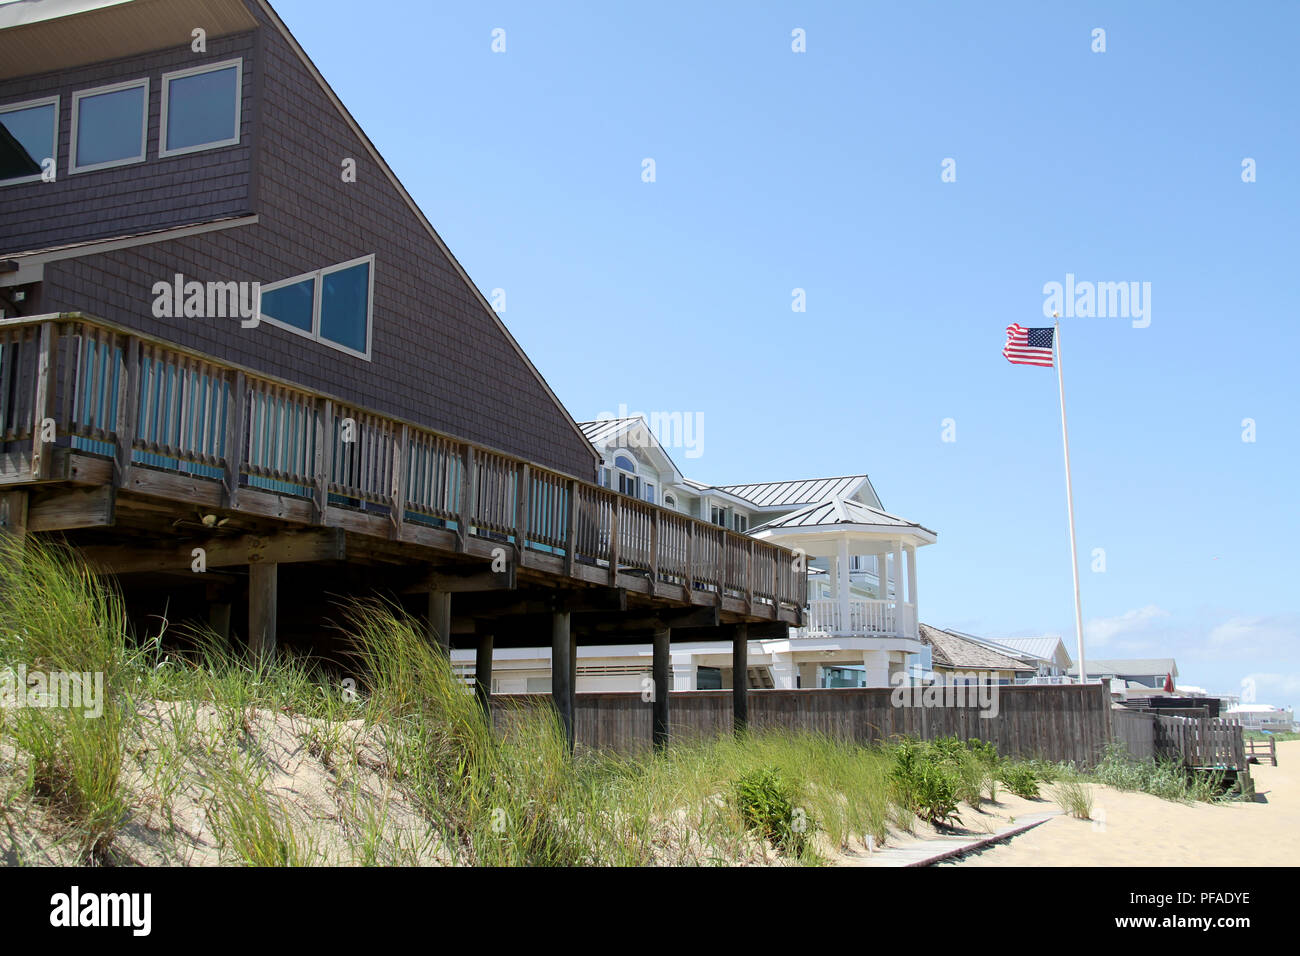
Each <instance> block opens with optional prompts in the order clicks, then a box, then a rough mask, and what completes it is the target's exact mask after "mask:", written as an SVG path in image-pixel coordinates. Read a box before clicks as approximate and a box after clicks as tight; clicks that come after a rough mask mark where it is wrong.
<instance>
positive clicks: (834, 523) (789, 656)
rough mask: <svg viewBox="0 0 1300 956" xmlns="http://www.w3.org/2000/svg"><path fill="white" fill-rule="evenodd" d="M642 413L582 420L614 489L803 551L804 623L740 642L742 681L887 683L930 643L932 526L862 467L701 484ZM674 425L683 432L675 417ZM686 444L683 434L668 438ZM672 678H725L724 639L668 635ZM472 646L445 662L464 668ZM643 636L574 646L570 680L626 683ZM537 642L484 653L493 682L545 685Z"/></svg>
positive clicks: (519, 688)
mask: <svg viewBox="0 0 1300 956" xmlns="http://www.w3.org/2000/svg"><path fill="white" fill-rule="evenodd" d="M651 425H652V423H651V422H648V421H647V420H646V419H645V418H643V417H640V416H635V417H631V418H614V419H603V420H600V421H594V422H587V423H585V424H583V425H581V428H582V430H583V432H584V433H585V434H586V435H587V437H588V439H589V440H590V441H591V442H592V444H593V445H594V446H595V448H596V450H597V451H598V452H599V453H600V456H601V471H600V480H601V483H602V484H604V485H605V486H607V487H609V488H611V489H614V490H617V491H619V492H621V493H623V494H626V495H630V496H632V497H635V498H639V499H641V500H644V501H650V502H653V503H655V504H659V505H662V506H663V507H666V508H670V509H674V510H676V511H679V512H681V513H682V514H687V515H691V516H692V517H697V518H700V519H702V520H705V521H710V522H712V523H713V524H716V525H719V526H720V527H725V528H730V529H732V530H734V531H739V532H742V533H746V534H750V535H752V536H754V537H755V538H760V539H764V540H770V541H772V542H774V543H776V544H779V545H781V546H783V547H786V548H790V549H792V550H797V551H802V553H804V554H805V555H806V556H807V559H808V569H809V585H808V587H809V606H808V614H807V626H806V627H803V628H798V629H794V630H792V631H791V633H790V636H789V637H788V638H785V639H781V640H764V641H753V642H751V644H750V651H749V658H748V665H749V673H748V674H747V675H746V680H747V681H748V686H750V687H779V688H796V687H826V686H869V687H885V686H890V682H891V679H892V678H894V677H895V676H896V675H898V674H899V673H905V672H907V671H908V669H909V667H913V666H914V665H917V664H918V663H920V662H921V661H922V660H924V661H925V662H928V660H929V657H928V655H929V651H928V648H927V647H926V645H925V644H924V643H923V642H922V641H921V640H920V635H919V630H918V617H917V566H916V551H917V549H918V548H921V547H924V546H925V545H928V544H933V543H934V542H935V540H936V538H937V536H936V534H935V533H934V532H933V531H931V530H929V529H927V528H925V527H923V526H921V525H920V524H917V523H916V522H913V521H908V520H907V519H905V518H901V517H899V516H898V515H894V514H890V513H889V512H887V511H885V510H884V506H883V505H882V504H881V501H880V497H879V496H878V495H877V494H876V490H875V488H874V487H873V486H872V484H871V479H870V478H869V477H868V476H867V475H844V476H839V477H834V478H808V479H801V480H796V481H769V482H758V483H751V484H740V485H706V484H702V483H700V482H697V481H693V480H691V479H689V478H687V477H686V476H685V475H683V474H682V472H681V471H680V470H679V468H678V467H677V465H676V463H675V462H674V461H673V459H672V457H671V456H670V455H669V454H668V452H667V450H666V449H665V448H664V446H663V444H661V442H660V436H662V435H664V434H665V431H668V432H670V433H671V430H672V427H673V423H668V426H667V428H665V426H664V425H663V423H659V427H657V428H652V427H651ZM676 427H677V428H678V429H679V431H678V433H677V437H678V438H679V439H680V438H689V436H686V435H684V433H683V432H682V431H680V429H681V428H682V423H680V422H679V423H676ZM669 442H670V444H673V445H675V446H676V445H682V446H685V447H688V448H689V442H688V441H681V440H674V439H671V438H670V439H669ZM671 653H672V668H673V688H674V689H675V690H689V689H701V690H703V689H710V688H715V689H721V688H727V687H731V686H732V681H733V680H734V679H735V677H734V675H733V674H732V672H731V666H732V656H731V654H732V649H731V642H730V641H729V640H719V641H717V642H707V641H703V642H693V643H676V642H674V643H673V645H672V650H671ZM473 656H474V654H473V652H472V651H464V652H461V651H457V652H455V653H454V654H453V663H454V664H455V665H456V666H457V668H458V670H460V672H461V673H463V674H465V675H467V676H468V674H470V673H472V671H473ZM650 658H651V648H650V645H648V644H647V645H645V646H644V647H642V646H609V647H581V648H579V650H578V664H577V669H578V672H577V677H578V690H580V691H583V692H588V693H589V692H594V691H600V690H620V691H634V690H641V689H643V687H644V684H643V682H644V681H646V680H647V679H648V678H649V675H650ZM549 675H550V658H549V652H548V651H547V650H546V649H545V648H537V649H530V650H521V651H507V650H505V649H501V650H499V651H497V652H496V654H495V656H494V664H493V681H492V683H493V692H495V693H512V692H513V693H521V692H526V691H528V690H531V689H536V690H538V691H539V692H540V691H542V690H543V689H545V688H548V687H549Z"/></svg>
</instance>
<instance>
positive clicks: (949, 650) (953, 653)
mask: <svg viewBox="0 0 1300 956" xmlns="http://www.w3.org/2000/svg"><path fill="white" fill-rule="evenodd" d="M920 637H921V643H923V644H928V645H930V647H931V654H930V659H931V662H932V663H933V664H938V665H939V666H941V667H953V668H959V669H970V670H998V671H1024V670H1032V669H1033V668H1031V667H1027V666H1026V664H1025V662H1024V661H1020V660H1016V659H1015V658H1014V657H1008V656H1006V655H1005V654H999V653H998V652H997V651H995V650H993V649H992V648H989V647H985V646H984V645H983V644H980V643H978V642H977V641H972V640H969V639H968V638H965V637H959V636H958V635H956V634H954V633H952V632H951V631H945V630H943V629H941V628H937V627H931V626H930V625H929V624H922V625H920Z"/></svg>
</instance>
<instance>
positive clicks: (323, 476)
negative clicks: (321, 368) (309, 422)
mask: <svg viewBox="0 0 1300 956" xmlns="http://www.w3.org/2000/svg"><path fill="white" fill-rule="evenodd" d="M315 451H316V456H315V461H314V462H313V464H312V468H313V469H314V470H315V472H316V474H315V475H313V476H312V477H313V487H312V520H313V521H314V522H316V524H324V523H325V515H326V512H328V511H329V501H330V474H331V472H332V471H333V469H334V403H333V402H332V401H330V400H329V399H328V398H326V399H322V400H321V401H319V402H318V403H317V405H316V449H315Z"/></svg>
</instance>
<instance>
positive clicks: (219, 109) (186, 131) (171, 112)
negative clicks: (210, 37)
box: [158, 57, 244, 158]
mask: <svg viewBox="0 0 1300 956" xmlns="http://www.w3.org/2000/svg"><path fill="white" fill-rule="evenodd" d="M243 91H244V60H243V58H242V57H239V58H237V59H234V60H223V61H222V62H220V63H207V64H204V65H203V66H195V67H191V68H190V69H188V70H177V71H175V72H174V73H164V74H163V76H162V117H161V119H162V122H160V123H159V125H158V156H159V157H160V158H163V157H167V156H180V155H183V154H185V153H196V152H198V151H200V150H204V149H218V148H220V147H222V146H235V145H237V144H238V143H239V132H240V119H241V116H242V110H243V99H244V97H243Z"/></svg>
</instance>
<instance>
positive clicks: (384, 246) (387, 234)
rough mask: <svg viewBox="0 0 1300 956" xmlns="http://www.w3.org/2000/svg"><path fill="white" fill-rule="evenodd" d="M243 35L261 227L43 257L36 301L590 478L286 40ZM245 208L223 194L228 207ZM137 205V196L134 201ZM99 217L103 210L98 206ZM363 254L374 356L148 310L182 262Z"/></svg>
mask: <svg viewBox="0 0 1300 956" xmlns="http://www.w3.org/2000/svg"><path fill="white" fill-rule="evenodd" d="M258 16H259V18H260V12H259V13H258ZM242 42H243V43H244V44H245V47H246V49H247V50H249V51H250V52H249V53H248V54H245V55H246V56H247V57H248V58H249V59H247V60H246V72H245V87H246V89H247V88H248V84H249V81H250V78H251V75H252V74H253V72H254V68H252V65H251V63H250V61H251V59H252V56H251V52H252V51H253V50H254V49H256V50H258V51H259V52H260V55H259V57H258V59H260V60H261V61H262V62H261V64H260V67H261V69H262V70H263V73H262V75H261V76H260V77H259V79H258V82H257V88H259V89H261V91H262V97H261V101H260V102H259V103H258V104H257V110H256V112H257V113H258V114H260V120H259V125H258V127H257V129H256V130H255V131H254V134H253V135H255V136H256V137H257V139H256V143H257V144H258V149H259V155H258V156H257V157H256V169H255V175H256V178H257V180H258V184H257V191H258V196H259V201H258V208H257V209H256V212H257V214H258V215H259V217H260V222H259V224H258V225H256V226H245V227H239V228H232V229H226V230H221V231H215V232H209V233H206V234H203V235H199V236H191V237H186V238H182V239H173V240H168V241H166V242H161V243H154V244H150V245H145V246H138V247H135V248H131V249H124V250H118V251H115V252H109V253H101V254H97V255H92V256H86V257H82V258H78V259H70V260H63V261H60V262H55V263H51V264H49V265H47V266H46V269H45V286H46V288H45V289H44V290H43V294H44V297H43V300H42V308H43V309H45V310H47V311H85V312H89V313H93V314H98V315H102V316H103V317H104V318H107V319H111V320H114V321H117V322H120V323H122V324H124V325H128V326H131V327H133V328H137V329H139V330H141V331H142V332H147V333H150V334H154V335H158V336H160V337H163V338H167V339H170V340H174V341H176V342H178V343H180V344H183V345H186V346H188V347H190V348H193V349H197V350H200V351H203V352H207V353H210V354H213V355H216V356H218V357H220V358H224V359H227V360H229V361H232V362H236V363H238V364H241V365H245V366H248V367H250V368H253V369H258V370H262V371H265V372H267V373H268V374H271V375H275V376H278V377H281V378H284V379H288V380H290V381H294V382H300V383H302V384H303V385H304V386H306V387H308V388H312V389H318V390H321V391H325V392H329V393H332V394H335V395H339V396H341V397H343V398H345V399H347V400H350V401H355V402H356V403H357V404H359V405H362V406H365V407H368V408H373V409H375V410H377V411H381V412H386V413H389V414H392V415H395V416H398V417H401V418H405V419H409V420H411V421H414V422H417V423H420V424H424V425H426V426H428V427H431V428H434V429H437V430H439V431H443V432H446V433H449V434H452V435H455V436H457V437H461V438H465V439H469V440H471V441H476V442H480V443H482V444H485V445H489V446H492V447H495V448H499V449H501V450H503V451H506V452H509V453H511V454H515V455H518V456H520V457H522V458H526V459H528V460H530V461H534V462H538V463H540V464H543V465H546V466H548V467H551V468H555V469H557V470H559V471H563V472H567V473H569V474H573V475H576V476H578V477H581V478H585V479H590V478H591V477H593V475H594V471H595V465H594V459H593V457H592V452H591V448H590V445H589V444H588V443H587V442H586V441H585V440H584V439H583V438H582V436H581V435H580V434H579V433H578V432H577V431H576V430H575V429H574V427H573V426H572V425H571V424H570V422H569V420H568V418H567V416H566V414H565V413H564V411H563V410H562V409H561V408H560V407H559V406H558V405H557V404H556V403H555V402H554V401H553V400H552V398H551V397H550V395H549V394H548V393H547V392H546V390H545V388H544V387H543V386H542V384H541V383H540V382H539V381H538V379H537V377H536V375H535V374H534V372H533V370H532V369H531V368H530V367H529V366H528V364H527V363H526V362H525V361H524V360H523V359H522V358H521V357H520V355H519V353H518V352H517V351H516V350H515V347H514V346H513V345H512V344H511V343H510V341H509V340H508V339H507V338H506V336H505V335H503V334H502V333H501V331H500V329H499V328H498V327H497V324H496V322H495V319H494V317H493V316H492V314H491V313H490V312H489V311H488V310H487V309H486V308H485V307H484V306H483V304H482V302H481V301H480V300H479V298H478V296H477V295H476V294H475V292H474V290H473V289H472V288H471V287H470V286H468V285H467V284H466V283H465V282H464V280H463V279H462V278H461V276H460V274H459V273H458V271H457V269H456V268H455V266H454V264H453V263H452V262H451V261H449V260H448V259H447V257H446V256H445V255H444V254H443V253H442V251H441V250H440V249H439V247H438V245H437V243H436V242H435V241H434V239H433V237H432V236H430V235H429V234H428V232H427V231H426V230H425V229H424V227H423V225H422V224H421V223H420V222H419V220H418V219H417V217H416V216H415V214H414V213H413V212H412V211H411V210H410V208H409V207H408V206H407V205H406V202H405V200H404V199H403V197H402V195H401V194H400V192H399V191H398V190H397V189H396V188H394V187H393V185H392V184H391V183H390V182H389V180H388V179H387V177H386V176H385V175H384V174H383V172H382V171H381V170H380V169H379V168H378V167H377V166H376V165H375V164H374V163H373V162H372V161H371V160H370V158H369V156H368V154H367V153H366V151H365V149H364V148H363V145H362V143H361V142H360V141H359V140H358V139H357V137H356V136H355V135H354V134H353V132H352V130H351V128H350V127H349V126H348V124H347V123H346V121H345V120H344V119H343V117H342V116H340V115H339V114H338V112H337V111H336V110H335V109H334V107H333V105H332V104H331V103H330V101H329V99H328V97H327V96H326V94H325V93H324V91H323V90H321V88H320V87H319V85H318V84H317V83H316V81H315V79H314V78H313V77H312V76H311V75H310V73H309V72H308V71H307V69H306V68H305V67H304V66H303V64H302V63H301V61H300V60H299V59H298V57H297V55H296V54H295V53H294V51H293V50H292V49H291V47H290V46H289V44H288V43H287V42H286V41H285V40H284V38H283V37H281V36H280V35H279V33H278V32H276V31H275V30H274V29H273V28H268V29H265V30H263V31H261V35H260V36H259V37H257V38H256V43H255V42H254V38H252V37H247V38H244V39H243V41H242ZM210 47H211V44H210ZM212 58H213V59H217V58H218V57H217V56H216V55H214V56H213V57H212ZM248 106H249V103H248V102H247V101H246V102H245V112H244V117H245V126H246V129H247V124H248V122H249V121H250V117H251V116H253V115H254V110H250V109H249V108H248ZM244 142H245V143H248V142H253V139H252V137H251V136H249V137H248V138H247V139H246V140H245V141H244ZM155 148H156V147H155ZM196 155H198V156H202V155H204V154H201V153H200V154H196ZM345 157H351V158H354V159H356V160H357V174H358V176H357V178H358V181H357V182H356V183H344V182H343V181H342V177H341V175H340V173H341V170H342V165H341V164H342V161H343V159H344V158H345ZM151 165H153V163H148V164H143V165H142V166H141V167H127V168H128V169H131V168H136V169H139V168H146V169H147V168H148V167H149V166H151ZM185 174H186V175H187V176H189V177H191V179H190V180H189V181H187V182H185V183H184V185H185V186H186V189H192V190H194V192H195V193H196V194H198V195H200V196H201V197H203V202H204V203H205V204H206V205H207V206H208V207H210V208H214V207H215V206H217V205H219V204H220V203H219V201H218V200H215V199H214V198H213V197H215V196H221V197H226V198H230V197H229V196H228V195H227V194H228V193H229V194H231V195H233V194H234V193H237V192H240V190H245V191H246V190H247V188H248V183H249V176H248V170H247V169H246V168H235V169H230V170H227V171H226V173H225V175H224V176H217V177H211V178H205V173H204V170H203V169H202V168H201V167H199V168H193V169H188V170H186V171H185ZM92 175H93V174H92ZM171 185H174V183H172V182H168V183H163V184H158V183H153V184H151V185H150V187H149V188H148V190H147V192H145V193H144V194H143V195H140V196H136V197H135V198H136V200H137V201H143V202H144V203H145V205H148V204H151V203H156V202H163V203H164V205H166V200H164V199H163V198H162V197H161V196H160V195H159V194H158V193H156V192H155V191H154V188H153V187H154V186H160V188H161V187H170V186H171ZM50 188H54V187H50ZM243 194H246V193H243ZM145 196H147V197H148V198H147V199H145ZM82 201H83V202H84V201H86V200H85V199H84V198H83V200H82ZM173 202H174V201H173ZM182 204H183V199H182ZM86 208H87V209H93V208H95V207H94V206H93V205H89V204H88V205H87V207H86ZM242 211H243V210H242V209H240V210H234V209H232V208H230V207H223V214H230V213H232V212H236V213H237V212H242ZM140 214H141V211H140V209H139V207H138V206H133V207H132V208H131V210H130V212H129V213H128V215H130V216H138V215H140ZM92 220H93V221H94V222H97V221H98V212H97V211H96V216H95V217H92ZM114 231H116V232H120V231H123V230H114ZM82 238H91V236H83V237H82ZM371 253H374V254H375V255H376V264H375V290H374V330H373V337H372V361H370V362H366V361H364V360H361V359H358V358H355V357H353V356H350V355H347V354H345V353H342V352H339V351H337V350H335V349H332V348H329V347H328V346H325V345H321V344H320V343H316V342H312V341H310V340H308V339H305V338H302V337H301V336H296V335H294V334H292V333H290V332H287V331H285V330H283V329H277V328H274V327H271V326H265V325H264V326H262V327H261V328H258V329H256V330H245V329H241V328H240V327H239V323H238V322H237V321H235V320H224V321H223V320H211V321H207V320H203V321H201V320H195V319H156V318H154V317H153V315H152V311H151V308H152V302H153V294H152V288H153V285H154V283H156V282H158V281H170V280H171V278H172V276H173V275H174V274H175V273H177V272H180V273H182V274H184V275H185V277H186V278H187V279H194V280H198V281H203V282H207V281H223V282H224V281H260V282H263V283H267V282H273V281H275V280H278V279H284V278H288V277H290V276H295V275H300V274H302V273H305V272H310V271H313V270H315V269H319V268H322V267H325V266H329V265H333V264H336V263H340V262H345V261H347V260H350V259H355V258H358V257H360V256H365V255H369V254H371Z"/></svg>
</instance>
